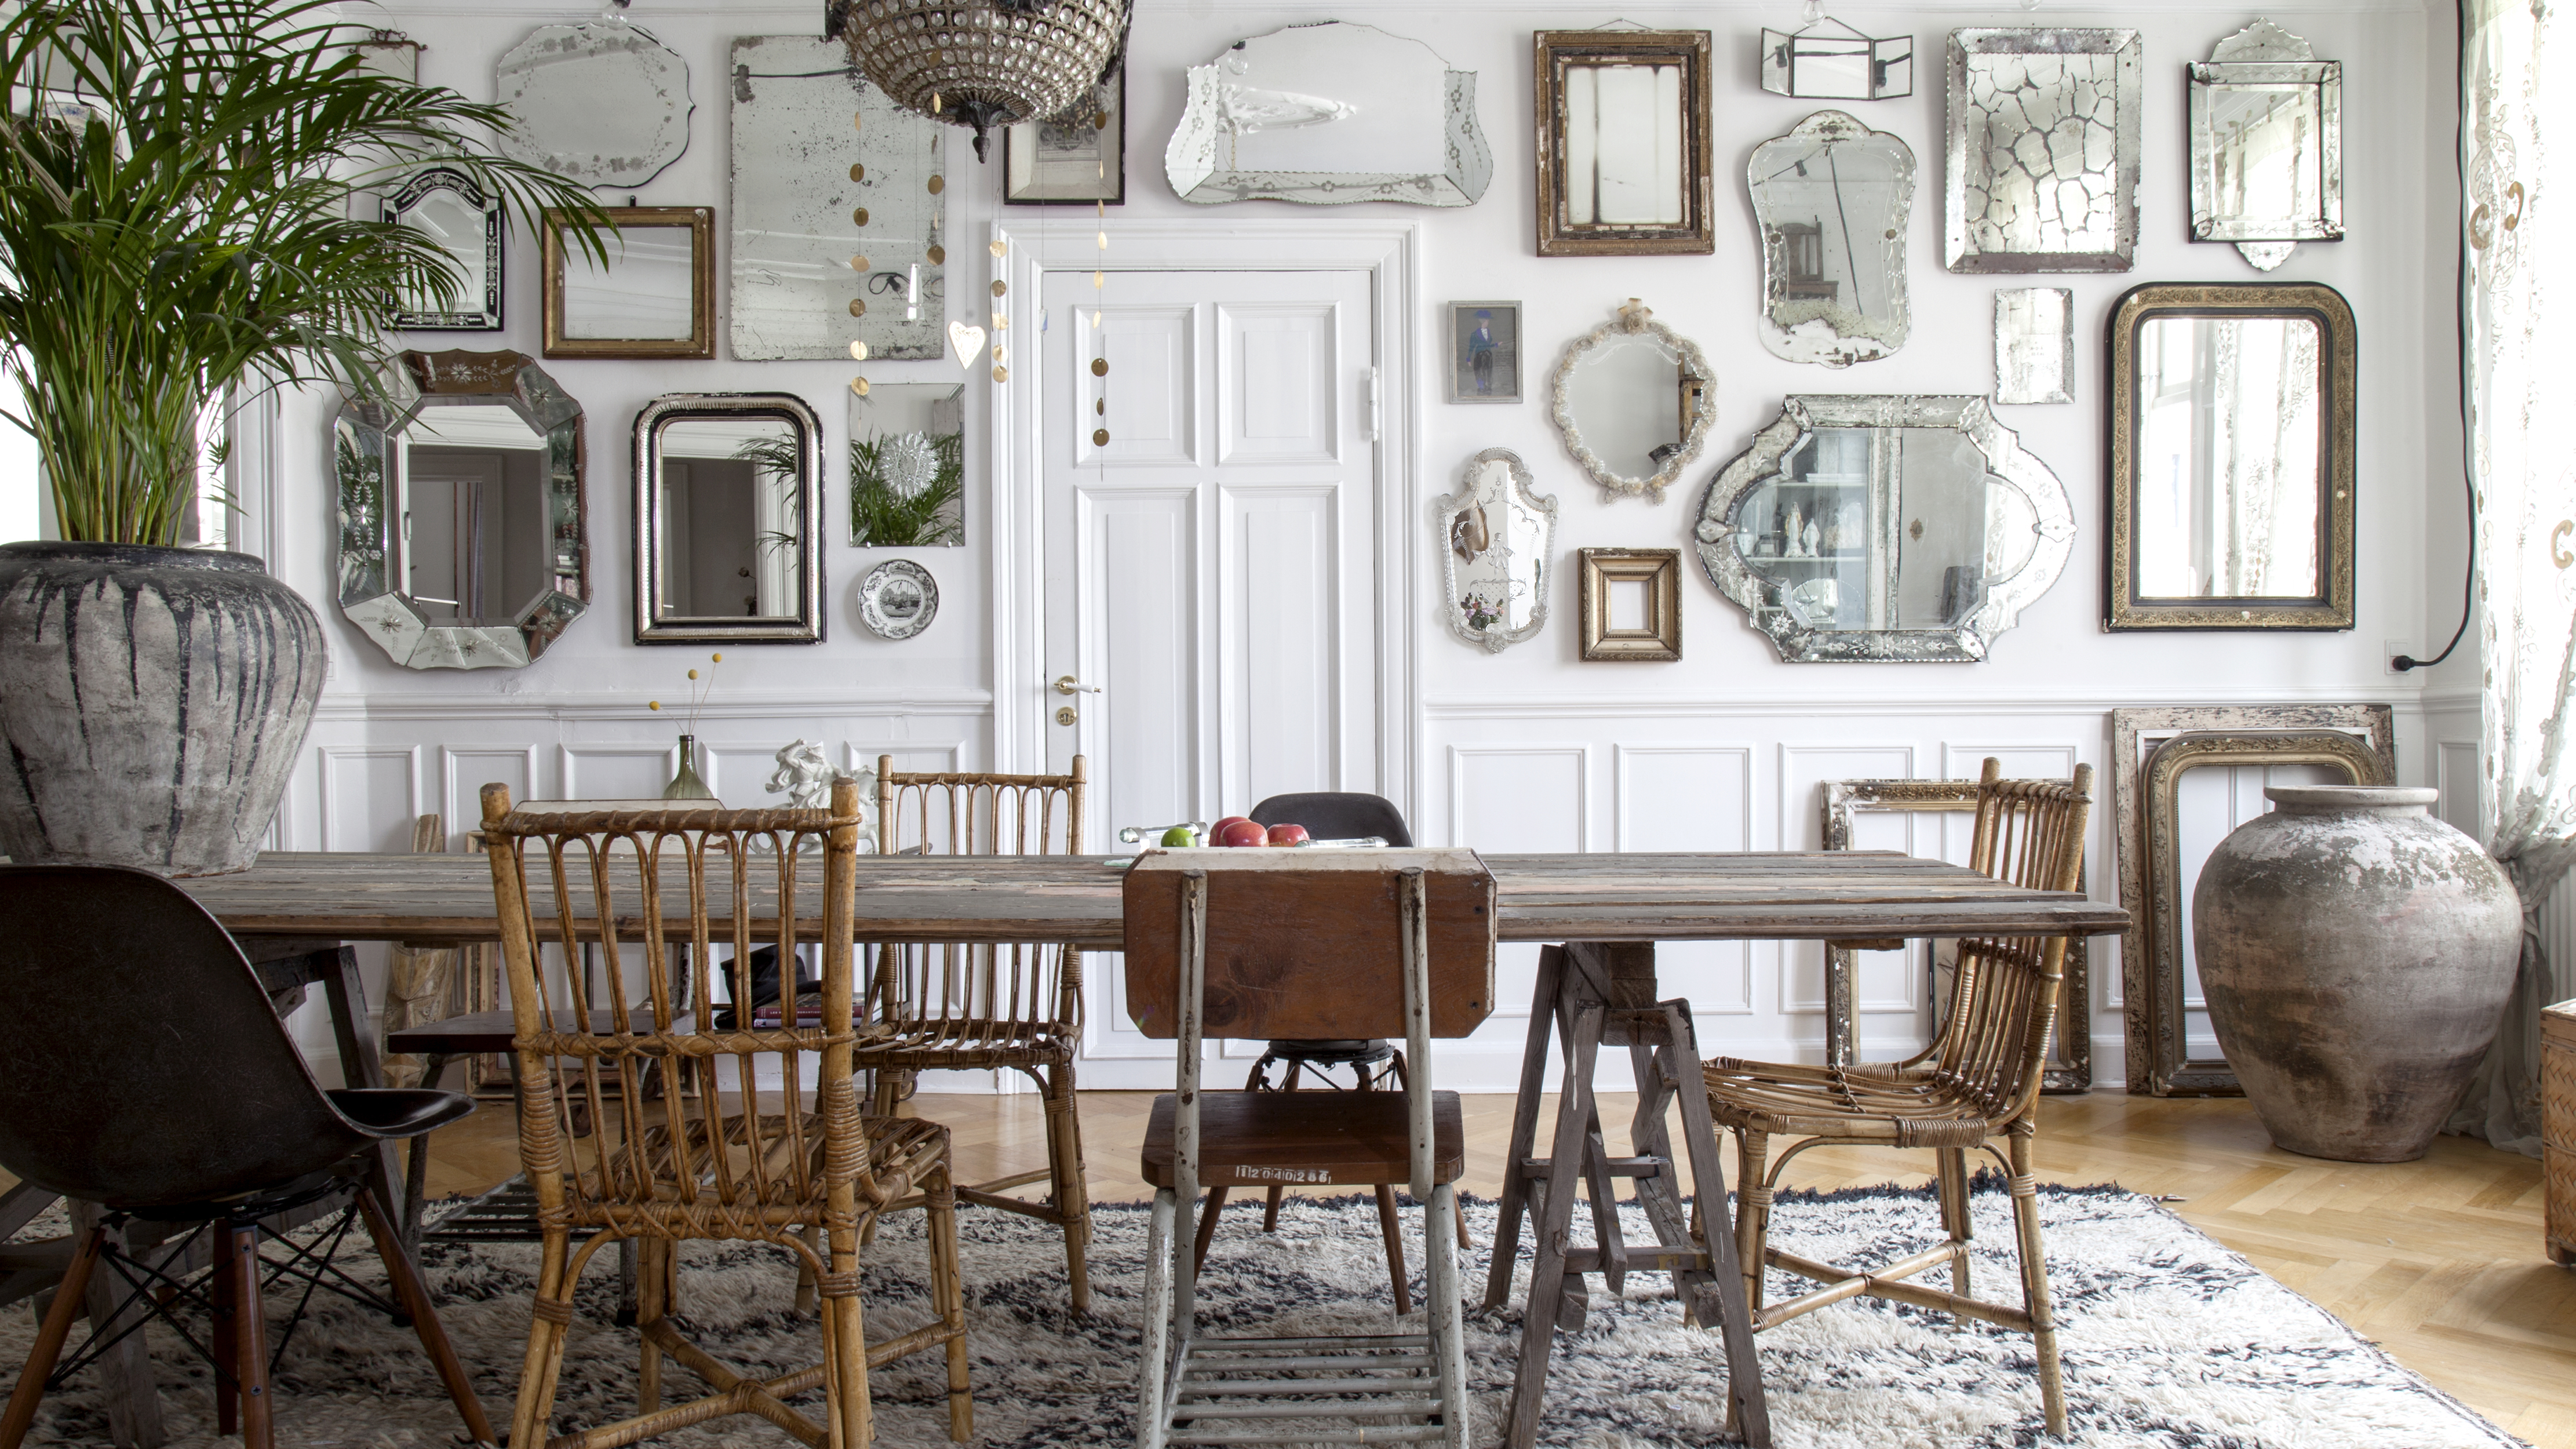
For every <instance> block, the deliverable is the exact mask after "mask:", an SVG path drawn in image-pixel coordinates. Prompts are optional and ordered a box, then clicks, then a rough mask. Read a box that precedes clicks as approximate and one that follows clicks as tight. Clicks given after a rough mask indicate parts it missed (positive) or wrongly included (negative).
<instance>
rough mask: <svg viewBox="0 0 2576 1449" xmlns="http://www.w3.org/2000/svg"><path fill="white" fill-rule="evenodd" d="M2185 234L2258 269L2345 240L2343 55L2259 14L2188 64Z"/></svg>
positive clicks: (2272, 266)
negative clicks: (2224, 248)
mask: <svg viewBox="0 0 2576 1449" xmlns="http://www.w3.org/2000/svg"><path fill="white" fill-rule="evenodd" d="M2190 109H2191V237H2192V240H2194V241H2215V242H2234V243H2236V249H2237V250H2238V251H2240V252H2242V253H2244V254H2245V260H2247V261H2249V262H2251V263H2253V264H2254V269H2255V270H2256V271H2258V272H2268V271H2270V270H2272V269H2273V268H2274V267H2277V266H2279V265H2280V264H2281V263H2283V262H2285V261H2288V260H2289V258H2290V253H2291V252H2292V251H2294V250H2296V249H2297V247H2298V244H2299V243H2301V242H2303V241H2341V240H2343V63H2342V62H2341V61H2333V60H2319V59H2317V53H2316V51H2315V50H2313V49H2311V48H2310V47H2309V45H2308V43H2307V42H2306V41H2304V40H2301V39H2300V38H2299V37H2297V36H2295V35H2292V34H2291V33H2289V32H2288V31H2286V30H2283V29H2282V28H2281V27H2279V26H2277V25H2274V24H2273V23H2272V22H2270V21H2268V20H2257V21H2255V22H2254V23H2253V24H2251V25H2249V26H2246V27H2245V28H2244V29H2243V30H2240V31H2238V32H2236V33H2235V34H2234V35H2231V36H2229V37H2228V38H2226V39H2225V40H2222V41H2220V42H2219V43H2218V45H2217V47H2216V48H2215V49H2213V50H2211V51H2210V53H2209V59H2208V60H2207V61H2206V62H2204V63H2202V64H2198V65H2194V66H2193V67H2192V68H2191V107H2190Z"/></svg>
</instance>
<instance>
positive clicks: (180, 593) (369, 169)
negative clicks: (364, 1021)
mask: <svg viewBox="0 0 2576 1449" xmlns="http://www.w3.org/2000/svg"><path fill="white" fill-rule="evenodd" d="M356 38H358V36H357V34H356V33H353V32H346V31H342V32H339V33H336V34H335V23H334V16H333V13H332V7H331V6H329V5H328V4H325V3H323V0H26V3H24V4H23V5H19V6H15V7H12V8H11V9H10V10H9V11H7V12H6V13H5V18H0V64H5V66H6V69H7V73H8V78H9V86H10V89H9V92H8V97H7V100H6V103H5V114H0V271H5V273H6V275H5V276H0V346H5V348H6V353H5V355H0V367H5V368H6V369H7V371H8V373H9V374H10V376H11V377H12V378H13V379H14V380H15V381H16V382H17V383H18V385H19V388H20V392H21V397H22V406H21V410H20V411H19V412H17V413H14V414H6V415H5V416H6V417H7V420H8V421H9V422H12V423H14V424H16V425H17V426H18V427H20V428H22V429H24V430H26V431H27V432H28V433H29V434H31V435H32V436H33V437H34V439H35V442H36V448H37V454H38V457H39V459H40V460H41V463H42V467H43V470H44V484H45V486H46V488H47V489H48V490H49V491H50V493H51V495H52V500H53V506H54V516H55V519H56V520H57V523H58V525H59V532H60V534H61V537H62V539H63V541H62V542H59V543H18V544H10V545H6V546H5V547H0V745H5V746H6V749H7V753H8V757H9V761H8V767H7V768H0V852H5V853H6V854H7V855H9V856H10V857H12V858H13V859H15V860H18V861H21V862H28V861H40V860H56V861H94V862H110V863H116V864H126V865H136V866H141V867H144V868H146V869H150V870H154V871H157V872H160V873H162V874H166V875H195V874H209V873H216V872H221V871H227V870H239V869H243V868H246V867H247V866H248V865H249V864H250V861H251V858H252V856H253V854H254V853H255V852H256V850H257V848H258V842H259V839H260V837H261V836H262V834H264V833H265V832H266V830H267V828H268V823H269V819H270V817H271V816H272V815H273V814H275V812H276V809H277V803H278V799H279V796H280V795H281V793H282V792H283V791H284V788H285V782H286V776H287V773H288V771H289V770H290V769H291V768H292V765H293V762H294V759H295V756H296V754H297V752H298V750H299V749H300V747H301V746H302V744H303V740H304V734H305V730H306V727H307V726H308V725H309V724H310V723H311V720H312V715H313V706H314V704H315V701H316V700H317V698H318V697H319V695H320V692H321V687H322V679H323V673H324V665H325V645H324V640H323V634H322V626H321V621H320V620H319V619H318V618H316V617H315V615H314V613H313V610H312V609H311V608H310V607H309V606H307V605H306V604H305V602H304V601H303V600H302V599H301V598H300V597H298V596H297V595H296V594H295V593H294V591H292V590H291V589H289V588H287V587H286V586H285V585H284V584H282V583H279V582H278V581H276V580H274V579H272V578H270V577H269V576H268V574H267V572H266V570H265V568H264V566H263V564H262V563H261V561H260V560H259V559H256V558H252V557H250V556H248V555H245V554H238V553H224V552H217V551H211V550H202V549H190V548H181V547H178V546H177V545H178V544H179V543H180V542H181V538H182V529H183V525H185V524H186V523H187V521H188V520H189V519H190V518H191V516H192V515H193V512H194V510H195V508H196V506H197V502H198V493H199V482H198V480H199V476H200V467H201V463H202V461H203V459H204V458H205V457H206V450H207V449H208V447H209V446H210V445H211V444H212V443H213V440H212V439H210V438H208V437H207V436H205V435H204V434H205V430H204V429H203V427H202V425H201V419H205V418H207V417H208V416H209V409H210V408H213V409H216V410H218V411H219V410H220V409H221V408H222V407H224V406H226V405H227V403H228V402H229V405H232V406H238V405H239V403H240V402H241V401H242V400H244V399H245V398H247V397H250V396H253V395H256V394H257V393H258V392H259V391H260V390H262V389H267V388H284V387H295V386H300V385H303V384H307V383H331V382H336V383H338V384H340V385H341V386H343V387H347V388H350V389H354V390H357V391H361V392H368V391H373V390H376V389H377V388H378V386H379V384H378V382H377V377H378V375H379V370H380V369H381V367H382V365H383V363H384V360H385V350H384V347H383V344H382V341H381V337H382V334H383V332H384V330H385V329H386V326H387V324H388V322H389V321H390V319H391V316H392V313H393V311H394V309H395V306H396V300H395V299H396V297H397V296H398V295H400V294H402V293H404V292H406V291H408V292H411V293H412V294H414V295H415V296H417V295H419V294H420V293H423V292H426V293H428V294H429V295H431V296H434V297H439V298H442V299H445V298H451V297H453V296H455V295H456V294H457V291H458V280H457V277H456V275H455V274H454V273H453V272H452V271H451V270H450V269H449V266H448V264H447V262H446V260H445V256H444V254H443V253H442V252H441V251H440V250H439V249H438V247H437V246H436V245H435V244H434V243H433V241H432V240H431V238H429V237H428V236H426V235H424V234H422V233H420V232H417V231H414V230H412V229H411V228H409V227H406V226H402V225H399V224H394V223H389V222H384V221H380V220H376V219H374V218H375V217H376V215H377V208H376V207H375V206H373V205H371V204H367V203H368V199H369V197H370V196H371V195H372V193H373V192H374V191H375V190H376V189H378V188H380V187H382V186H384V185H385V184H386V183H387V182H388V181H389V180H390V179H391V178H392V177H393V176H394V175H396V174H398V173H401V172H406V171H409V170H412V169H414V168H416V167H419V166H423V165H431V164H436V165H443V166H448V167H452V168H455V169H457V170H460V171H463V172H465V173H467V174H468V175H469V176H471V177H472V178H473V179H474V180H475V182H476V184H478V185H480V186H482V187H483V188H484V189H485V191H486V193H487V194H497V195H499V196H500V197H501V198H503V201H504V204H505V205H507V206H508V207H509V208H510V209H511V210H512V211H514V212H516V213H517V214H518V215H519V217H520V219H521V221H522V223H523V224H526V223H529V222H532V221H533V219H534V218H535V216H536V214H537V212H538V211H539V210H540V209H542V208H546V207H557V208H561V209H563V210H565V211H567V212H569V213H571V214H572V217H573V219H574V223H575V224H574V225H573V226H572V227H571V228H570V231H571V233H572V235H574V236H575V237H576V238H577V240H578V242H579V244H581V245H583V246H585V247H586V248H588V249H590V250H591V251H592V252H593V254H594V255H603V253H602V251H601V248H600V243H599V241H598V236H599V234H600V230H601V229H602V228H604V227H605V226H606V218H605V215H604V214H603V213H601V212H600V211H599V209H598V207H597V206H596V205H595V204H594V203H593V202H592V201H591V199H590V197H589V194H588V193H587V192H586V191H584V190H582V189H581V188H579V187H577V186H575V185H574V184H573V183H571V182H568V181H564V180H562V179H560V178H557V177H555V176H552V175H550V174H548V173H545V172H543V171H539V170H537V169H535V168H532V167H529V166H525V165H522V164H520V163H517V162H514V161H510V160H508V159H506V158H504V157H501V156H499V155H497V154H494V153H493V152H492V151H491V149H490V147H489V145H488V142H487V141H486V140H485V139H484V138H485V134H486V132H487V130H499V129H503V128H506V127H508V126H509V125H510V124H511V119H510V116H509V114H508V112H506V111H504V110H503V109H501V108H500V107H498V106H492V105H483V104H477V103H474V102H470V101H468V100H466V99H465V97H463V96H462V95H459V94H458V93H456V92H454V91H451V90H447V89H444V88H441V87H435V86H421V85H415V84H413V83H411V82H410V81H407V80H402V79H397V78H395V77H392V76H388V75H385V74H383V73H381V72H379V71H376V70H373V69H370V68H368V67H367V66H366V65H364V64H363V63H362V62H361V60H360V58H359V54H358V52H357V51H356V50H354V49H353V48H351V47H350V46H348V45H346V44H342V43H340V42H342V41H347V40H354V39H356Z"/></svg>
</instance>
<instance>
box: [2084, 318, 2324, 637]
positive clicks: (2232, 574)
mask: <svg viewBox="0 0 2576 1449" xmlns="http://www.w3.org/2000/svg"><path fill="white" fill-rule="evenodd" d="M2354 351H2355V349H2354V341H2353V323H2352V309H2351V307H2349V306H2348V305H2346V304H2345V302H2344V299H2343V297H2342V295H2341V294H2340V293H2338V292H2336V291H2335V290H2334V289H2333V288H2332V287H2328V286H2324V285H2321V284H2319V283H2315V282H2288V283H2268V282H2246V283H2238V284H2233V285H2230V284H2224V283H2210V284H2199V285H2195V284H2187V283H2157V284H2151V285H2148V286H2144V287H2139V288H2136V289H2134V290H2132V291H2131V292H2130V293H2129V294H2128V295H2127V296H2125V297H2122V298H2121V299H2120V302H2119V305H2118V306H2117V307H2115V308H2114V309H2113V310H2112V313H2111V458H2110V499H2109V509H2108V511H2109V514H2110V520H2111V567H2110V571H2109V573H2108V574H2107V575H2106V576H2105V579H2104V584H2105V589H2106V595H2107V597H2106V598H2105V599H2104V601H2103V616H2104V622H2105V624H2106V625H2107V626H2108V627H2110V628H2113V629H2349V628H2351V627H2352V622H2353V585H2352V557H2353V513H2354V509H2353V384H2354V379H2355V377H2356V374H2357V363H2356V360H2355V356H2354Z"/></svg>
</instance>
